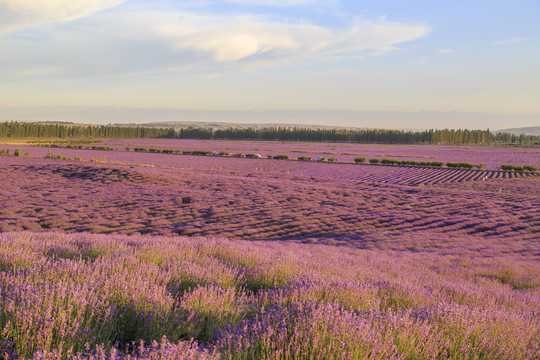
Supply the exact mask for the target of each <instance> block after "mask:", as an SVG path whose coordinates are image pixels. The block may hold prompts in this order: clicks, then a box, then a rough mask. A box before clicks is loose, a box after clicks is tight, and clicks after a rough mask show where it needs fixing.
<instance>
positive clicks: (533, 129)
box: [494, 126, 540, 136]
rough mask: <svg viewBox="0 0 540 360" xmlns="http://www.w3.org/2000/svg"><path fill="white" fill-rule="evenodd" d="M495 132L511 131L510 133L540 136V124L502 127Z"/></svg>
mask: <svg viewBox="0 0 540 360" xmlns="http://www.w3.org/2000/svg"><path fill="white" fill-rule="evenodd" d="M494 132H496V133H509V134H516V135H521V134H525V135H536V136H540V126H530V127H521V128H510V129H501V130H496V131H494Z"/></svg>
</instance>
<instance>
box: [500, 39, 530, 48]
mask: <svg viewBox="0 0 540 360" xmlns="http://www.w3.org/2000/svg"><path fill="white" fill-rule="evenodd" d="M529 40H531V39H530V38H513V39H508V40H500V41H495V42H492V43H491V45H495V46H498V45H507V44H512V43H517V42H524V41H529Z"/></svg>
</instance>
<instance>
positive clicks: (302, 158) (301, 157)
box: [296, 156, 311, 161]
mask: <svg viewBox="0 0 540 360" xmlns="http://www.w3.org/2000/svg"><path fill="white" fill-rule="evenodd" d="M296 160H298V161H310V160H311V158H310V157H308V156H299V157H298V158H297V159H296Z"/></svg>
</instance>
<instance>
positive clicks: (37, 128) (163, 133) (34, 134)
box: [0, 122, 540, 145]
mask: <svg viewBox="0 0 540 360" xmlns="http://www.w3.org/2000/svg"><path fill="white" fill-rule="evenodd" d="M0 137H14V138H117V139H128V138H177V139H215V140H280V141H317V142H325V141H328V142H358V143H381V144H446V145H462V144H477V145H489V144H493V143H510V144H538V143H540V136H533V135H514V134H507V133H498V134H494V133H492V132H491V131H489V130H466V129H465V130H462V129H458V130H449V129H445V130H427V131H402V130H382V129H366V130H348V129H304V128H288V127H269V128H261V129H253V128H248V129H235V128H230V129H219V130H213V129H208V128H198V127H192V128H187V129H180V130H178V131H176V130H174V129H167V128H150V127H142V126H137V127H133V126H107V125H100V126H94V125H86V126H82V125H64V124H36V123H18V122H4V123H0Z"/></svg>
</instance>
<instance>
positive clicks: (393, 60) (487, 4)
mask: <svg viewBox="0 0 540 360" xmlns="http://www.w3.org/2000/svg"><path fill="white" fill-rule="evenodd" d="M539 19H540V0H515V1H508V0H489V1H488V0H473V1H471V0H467V1H462V0H453V1H443V0H373V1H362V0H354V1H353V0H324V1H323V0H225V1H213V0H201V1H195V0H188V1H172V0H153V1H149V0H0V120H49V121H53V120H63V121H66V120H67V121H75V122H81V121H84V122H95V123H111V122H112V123H114V122H129V121H130V116H131V117H133V114H134V113H137V111H138V110H140V113H141V114H144V117H141V116H138V117H133V118H136V120H137V121H163V120H193V113H194V112H195V113H197V114H198V115H199V116H200V118H201V119H198V120H204V116H205V115H204V114H212V120H216V119H217V121H219V120H220V114H222V115H223V116H222V118H223V120H224V121H231V120H234V119H231V117H233V115H234V114H238V113H239V112H240V113H242V112H243V113H244V114H250V116H251V115H253V117H252V119H251V120H249V119H248V120H246V121H253V122H259V121H262V119H264V120H265V121H268V120H269V119H270V120H272V121H273V122H279V121H280V118H279V117H277V118H271V116H270V115H269V114H280V116H283V114H289V115H290V116H288V117H287V119H286V122H288V123H290V122H291V120H293V121H296V122H298V123H310V117H311V115H312V114H313V112H314V111H315V112H316V111H317V110H320V111H321V114H323V113H324V114H328V116H327V117H319V118H317V122H323V123H326V124H330V125H345V126H358V127H378V125H379V124H378V123H377V119H378V117H376V116H371V117H370V116H368V115H369V114H374V113H380V114H386V115H388V118H389V119H393V120H389V121H387V122H386V123H385V124H384V126H386V127H388V126H390V127H396V128H418V129H421V128H431V127H450V128H452V127H469V128H474V127H478V128H485V127H489V125H490V124H489V120H486V119H489V118H490V116H491V118H492V119H494V120H495V119H496V121H497V122H496V124H493V125H495V126H492V127H491V128H496V127H501V128H503V127H517V126H535V125H537V126H540V25H539ZM287 111H288V112H289V113H287ZM426 112H427V113H429V114H432V116H431V115H430V116H428V117H427V116H425V114H426ZM89 114H93V117H92V115H89ZM163 114H168V115H167V116H164V115H163ZM186 114H191V115H186ZM257 114H264V115H265V116H261V117H260V118H258V117H257ZM310 114H311V115H310ZM343 114H348V115H347V116H343ZM351 114H353V115H351ZM355 114H356V115H355ZM366 114H368V115H366ZM415 114H423V116H415ZM438 114H439V115H441V116H438ZM449 114H450V115H452V114H457V116H456V117H455V119H454V120H453V118H452V116H449ZM475 114H477V115H478V116H475ZM189 116H191V118H189ZM486 116H487V117H486ZM464 119H465V120H464ZM480 119H482V120H480ZM115 120H117V121H115ZM313 121H314V120H313V118H312V121H311V122H313Z"/></svg>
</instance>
